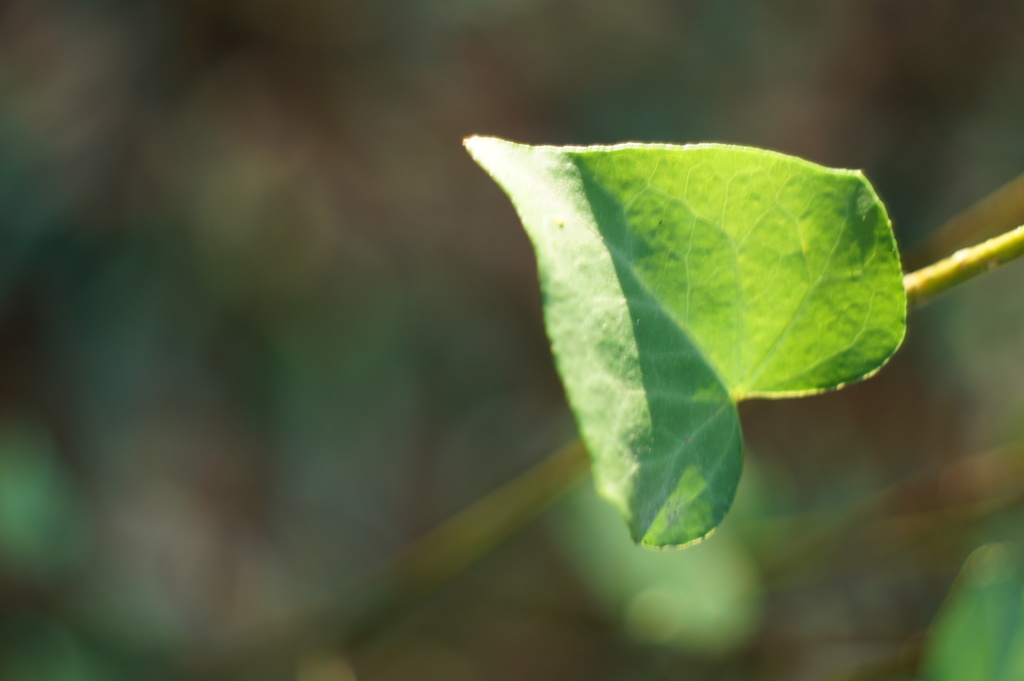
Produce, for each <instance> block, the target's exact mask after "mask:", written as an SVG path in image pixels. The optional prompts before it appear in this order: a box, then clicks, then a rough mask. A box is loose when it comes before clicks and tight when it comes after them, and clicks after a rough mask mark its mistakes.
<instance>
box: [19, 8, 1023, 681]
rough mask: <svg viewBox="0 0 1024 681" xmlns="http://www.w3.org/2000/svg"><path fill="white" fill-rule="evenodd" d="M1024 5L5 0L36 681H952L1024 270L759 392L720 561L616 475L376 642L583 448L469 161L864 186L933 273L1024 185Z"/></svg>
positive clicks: (952, 298) (507, 242) (1017, 513)
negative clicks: (628, 514) (450, 548)
mask: <svg viewBox="0 0 1024 681" xmlns="http://www.w3.org/2000/svg"><path fill="white" fill-rule="evenodd" d="M1022 22H1024V3H1022V2H1020V1H1018V0H992V1H990V2H985V3H979V2H974V1H973V0H932V1H928V0H868V1H865V0H829V1H827V2H820V1H815V2H812V1H810V0H775V1H774V2H770V3H768V2H756V1H754V0H631V1H630V2H624V1H622V0H587V1H585V2H584V1H583V0H440V1H439V0H430V1H428V0H379V1H377V2H372V1H370V0H293V1H291V2H286V1H285V0H173V1H172V0H133V1H131V2H128V1H124V0H7V1H6V2H3V3H2V4H0V678H2V679H5V680H6V679H17V680H29V681H35V680H39V681H44V680H45V681H51V680H52V681H64V680H68V681H71V680H75V681H78V680H83V681H85V680H89V681H91V680H105V679H115V680H119V679H124V680H126V681H127V680H135V679H159V680H164V679H167V680H176V679H247V680H262V679H266V680H268V681H270V680H278V679H281V680H288V679H296V680H297V681H351V680H352V679H358V680H359V681H377V680H395V681H403V680H405V679H418V680H431V679H445V680H448V681H472V680H476V679H480V680H488V681H490V680H497V681H501V680H513V679H531V680H537V681H544V680H546V679H551V680H558V681H569V680H572V679H581V680H582V679H588V680H608V681H611V680H618V679H630V680H634V679H640V680H643V679H718V680H726V679H730V680H731V679H737V680H738V679H766V680H773V681H774V680H776V679H777V680H780V681H781V680H782V679H787V680H796V681H803V680H807V681H813V680H815V679H827V678H828V679H840V678H843V679H854V678H911V677H913V674H914V672H913V668H914V667H913V665H914V659H915V657H916V654H917V652H918V651H919V648H920V645H921V644H920V642H921V640H922V639H921V636H922V632H924V631H925V630H926V628H927V627H928V624H929V622H930V621H931V619H932V617H933V616H934V615H935V613H936V611H937V609H938V608H939V606H940V604H941V602H942V599H943V598H944V596H945V594H946V593H947V591H948V589H949V588H950V585H951V583H952V581H953V577H954V575H955V574H956V571H957V570H958V568H959V566H960V565H961V563H962V562H963V560H964V558H965V557H966V556H967V554H968V553H969V552H970V550H971V549H972V548H974V547H975V546H977V545H978V544H980V543H981V542H984V541H989V540H993V539H1012V538H1014V537H1019V536H1020V535H1021V534H1022V532H1021V530H1020V529H1019V528H1020V527H1022V525H1021V522H1022V521H1024V513H1021V510H1022V509H1021V508H1020V506H1019V503H1018V502H1019V501H1020V497H1021V491H1022V490H1024V482H1022V471H1024V466H1022V465H1021V464H1020V457H1019V456H1018V455H1017V442H1018V441H1019V438H1021V437H1024V359H1022V357H1021V353H1020V352H1019V348H1020V347H1021V343H1022V342H1024V295H1022V294H1021V291H1022V290H1024V289H1022V286H1024V265H1022V266H1018V267H1017V268H1016V269H1014V267H1012V266H1010V267H1007V268H1004V269H1003V270H1000V271H999V272H996V273H994V274H992V275H989V276H988V277H987V278H985V279H983V280H978V281H976V282H974V283H971V284H969V285H967V286H964V287H961V288H960V289H958V290H957V291H956V292H954V293H951V294H949V295H948V296H947V297H946V298H944V299H942V300H940V301H938V302H935V303H933V304H932V305H930V306H928V307H927V308H924V309H923V310H920V311H915V312H914V313H913V314H912V316H911V318H910V332H909V334H910V335H909V337H908V341H907V345H906V346H905V348H904V349H903V350H901V352H900V353H899V354H898V355H897V357H896V358H895V359H894V361H893V362H892V363H891V364H890V365H889V366H888V367H887V368H886V369H885V370H884V371H883V372H882V373H881V374H879V375H878V376H877V377H876V378H874V379H872V380H871V381H868V382H866V383H864V384H861V385H858V386H854V387H851V388H849V389H847V390H844V391H841V392H839V393H835V394H831V395H827V396H822V397H816V398H811V399H806V400H796V401H789V402H755V403H751V404H747V405H744V406H743V418H744V423H745V430H746V438H747V443H748V453H747V469H746V471H745V478H744V483H743V487H742V488H741V491H740V495H739V498H738V500H737V506H736V508H735V510H734V512H733V513H732V514H731V515H730V517H729V519H728V520H727V521H726V524H725V525H724V526H723V528H722V529H721V531H720V532H719V533H717V534H716V535H715V536H714V537H712V538H711V539H710V540H708V541H707V542H705V543H704V544H702V545H700V546H698V547H696V548H693V549H688V550H686V551H683V552H658V553H656V552H645V551H642V550H640V549H633V548H632V547H631V545H630V544H629V541H628V539H627V538H626V531H625V527H624V526H623V525H622V524H621V522H619V521H618V520H617V519H615V518H614V517H611V518H609V517H608V511H607V509H605V508H604V507H603V506H601V505H600V504H597V503H596V502H595V501H594V499H593V495H592V493H590V492H589V490H588V487H587V485H589V483H585V484H584V486H583V487H582V488H580V489H579V490H578V491H576V492H574V493H573V494H571V495H569V496H567V498H566V499H565V500H564V501H562V502H560V503H559V504H557V505H556V507H555V508H553V509H552V510H551V511H550V512H549V513H547V514H546V515H545V516H544V518H543V519H541V520H540V521H538V522H535V523H530V524H529V525H527V526H526V527H524V528H523V529H522V530H521V531H519V532H517V533H515V534H514V535H513V536H512V537H511V538H509V539H508V540H507V541H504V542H503V543H502V544H501V545H500V546H499V547H497V548H496V549H495V551H494V552H492V553H491V554H489V555H488V556H487V557H486V558H484V559H483V560H482V561H480V562H478V563H476V564H474V565H472V566H470V567H469V568H468V569H467V570H465V571H463V572H460V573H459V574H458V575H457V576H456V577H455V578H454V579H452V580H449V581H448V582H447V583H446V584H444V585H443V586H442V587H441V588H440V589H439V590H436V591H434V592H432V593H430V594H428V595H426V596H425V597H424V598H420V599H413V600H412V602H410V603H408V604H405V603H403V604H401V606H402V607H398V608H395V609H393V610H389V611H388V612H387V613H386V616H384V617H382V618H379V619H380V621H377V622H375V624H374V627H373V628H372V629H373V631H372V633H371V634H368V635H366V636H362V637H360V638H359V639H358V641H353V640H352V639H350V638H349V637H348V634H347V632H348V631H349V628H350V627H351V623H352V622H353V621H357V622H358V621H360V617H363V616H364V615H363V614H362V613H363V611H362V610H361V608H364V607H365V602H364V599H363V598H362V596H363V595H364V591H365V589H366V586H365V585H367V584H370V583H374V584H376V583H378V582H379V580H380V576H381V574H387V569H388V566H389V565H390V564H391V561H393V560H394V559H395V557H396V556H397V555H399V554H400V552H401V551H402V550H403V549H404V548H405V547H407V546H408V545H409V544H410V542H412V541H413V540H414V539H416V538H417V537H419V536H421V535H422V534H423V533H424V532H425V531H426V530H428V529H429V528H431V527H432V526H434V525H436V524H437V523H439V522H441V521H442V520H444V519H445V518H447V517H449V516H451V515H452V514H453V513H455V512H457V511H458V510H460V509H462V508H464V507H466V506H467V505H468V504H470V503H471V502H473V501H474V500H476V499H478V498H480V497H482V496H483V495H485V494H486V493H488V492H489V491H491V490H493V489H495V488H497V487H498V486H500V485H501V484H502V483H504V482H506V481H508V480H510V479H512V478H513V477H515V476H516V475H518V474H520V473H521V472H523V471H524V470H527V469H528V468H529V467H530V466H531V465H533V464H535V463H536V462H538V461H540V460H542V459H543V458H544V457H545V456H547V455H548V454H549V453H550V452H551V451H553V450H554V449H556V448H557V447H558V446H560V445H562V444H563V443H565V442H566V441H568V440H571V439H572V437H573V434H574V426H573V423H572V419H571V417H570V415H569V414H568V411H567V408H566V406H565V403H564V398H563V395H562V392H561V387H560V384H559V382H558V379H557V376H556V375H555V373H554V370H553V365H552V361H551V358H550V354H549V348H548V344H547V340H546V337H545V334H544V329H543V325H542V321H541V316H540V296H539V292H538V287H537V283H536V270H535V265H534V262H533V256H532V252H531V250H530V247H529V244H528V242H527V239H526V237H525V234H524V233H523V232H522V230H521V228H520V227H519V225H518V222H517V219H516V217H515V214H514V212H513V210H512V208H511V206H510V204H509V203H508V201H507V200H506V199H505V198H504V197H503V196H502V195H501V193H500V191H499V190H498V188H497V187H496V186H495V185H493V183H492V182H491V181H490V180H489V179H488V178H487V177H486V176H485V175H484V174H483V172H482V171H480V170H479V169H478V168H477V167H476V166H475V165H474V164H473V163H472V161H471V160H470V159H469V157H468V155H467V154H466V153H465V152H464V150H463V148H462V144H461V142H462V139H463V138H464V137H466V136H468V135H471V134H491V135H498V136H502V137H506V138H510V139H514V140H517V141H523V142H531V143H554V144H562V143H572V144H591V143H611V142H620V141H627V140H639V141H664V142H678V143H683V142H693V141H720V142H729V143H738V144H751V145H758V146H763V147H767V148H771V149H775V150H778V151H782V152H787V153H791V154H798V155H801V156H804V157H807V158H809V159H811V160H814V161H817V162H820V163H824V164H828V165H835V166H841V167H853V168H862V169H864V170H865V172H866V174H867V176H868V177H869V178H870V179H871V180H872V182H873V183H874V184H875V186H876V188H877V190H878V192H879V194H880V195H881V196H882V198H883V199H884V200H885V202H886V203H887V205H888V207H889V210H890V214H891V216H892V218H893V221H894V225H895V229H896V231H897V236H898V239H899V241H900V243H901V245H902V246H903V247H905V248H906V249H907V252H908V253H909V252H912V251H913V249H914V248H916V247H917V246H918V244H921V243H927V238H928V235H929V234H931V233H932V232H934V230H936V229H937V228H938V227H939V226H940V225H941V224H943V223H944V222H945V221H946V220H947V218H949V217H950V216H952V215H954V214H955V213H957V212H958V211H961V210H963V209H964V208H966V207H967V206H969V205H971V204H972V203H974V202H975V201H977V200H978V199H980V198H981V197H983V196H985V195H986V194H988V193H989V192H990V191H992V190H994V189H995V188H997V187H998V186H1000V185H1001V184H1003V183H1005V182H1007V181H1009V180H1011V179H1012V178H1014V177H1015V176H1016V175H1018V174H1019V173H1021V172H1022V170H1024V134H1022V132H1021V121H1024V87H1021V83H1024V40H1022V39H1021V31H1020V28H1021V26H1022V25H1024V23H1022ZM1010 226H1014V225H1005V227H1010ZM868 674H876V675H875V676H868Z"/></svg>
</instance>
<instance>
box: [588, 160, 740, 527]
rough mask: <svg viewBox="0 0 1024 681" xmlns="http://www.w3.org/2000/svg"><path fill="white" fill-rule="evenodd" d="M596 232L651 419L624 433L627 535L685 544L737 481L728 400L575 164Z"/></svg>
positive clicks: (616, 216) (623, 227) (596, 188)
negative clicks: (629, 460) (629, 456)
mask: <svg viewBox="0 0 1024 681" xmlns="http://www.w3.org/2000/svg"><path fill="white" fill-rule="evenodd" d="M580 176H581V178H582V185H583V190H584V192H585V195H586V198H587V203H588V205H589V207H590V209H591V211H592V212H593V218H594V224H595V226H596V228H597V231H598V235H599V238H600V239H601V240H602V241H603V244H604V246H605V248H606V249H607V252H608V253H609V254H610V256H611V263H612V265H613V266H614V269H615V275H616V277H617V279H618V285H619V287H620V290H621V294H622V296H623V297H624V299H625V301H626V304H627V306H628V308H629V317H630V320H631V324H632V338H633V342H634V343H635V344H636V356H635V361H636V362H638V365H639V369H640V376H641V380H642V385H643V391H644V395H645V396H646V401H647V412H648V418H649V424H645V425H646V428H645V429H644V430H643V431H641V432H635V433H634V436H635V438H636V439H634V441H633V442H632V447H633V450H634V451H635V452H636V453H637V456H638V459H639V460H640V462H641V465H640V466H639V467H638V468H637V471H636V473H635V483H634V484H633V486H632V489H633V493H632V495H631V496H630V499H629V502H628V504H629V508H630V514H631V521H630V529H631V532H632V535H633V538H634V540H636V541H638V542H642V543H644V544H648V545H652V546H666V545H676V544H685V543H688V542H691V541H694V540H697V539H700V538H701V537H703V536H705V535H707V534H708V533H709V532H710V531H711V530H713V529H714V528H715V527H716V526H717V525H718V524H719V523H720V522H721V521H722V519H723V518H724V517H725V513H726V512H727V511H728V509H729V506H730V505H731V504H732V500H733V497H734V496H735V493H736V487H737V485H738V484H739V477H740V471H741V468H742V459H743V445H742V437H741V434H740V425H739V415H738V413H737V411H736V406H735V404H734V403H733V401H732V399H731V397H730V396H729V393H728V391H727V390H726V388H725V386H724V385H723V384H722V382H721V379H720V378H719V377H718V375H717V374H716V372H715V371H714V368H713V367H712V366H711V365H710V364H709V363H708V361H707V359H706V358H705V357H704V356H703V354H702V353H701V351H700V349H699V348H697V346H696V345H695V344H694V342H693V340H692V339H691V338H690V337H689V336H688V335H687V333H686V331H685V330H683V328H682V327H681V326H680V325H679V323H678V321H677V320H676V319H674V318H673V317H672V316H671V314H669V311H668V310H667V308H666V306H665V304H664V302H663V301H662V300H660V299H658V298H656V297H655V296H654V295H652V293H651V292H650V291H649V290H648V289H647V287H645V286H644V285H643V284H642V283H641V282H640V280H639V279H638V278H637V276H636V271H635V269H634V266H633V263H634V262H635V260H636V257H637V254H636V253H635V251H634V248H635V246H636V244H637V243H638V242H637V241H635V240H633V239H632V238H631V235H630V231H629V225H628V224H627V222H626V217H625V214H624V212H623V210H622V206H621V203H619V202H618V201H616V200H615V198H614V197H612V196H610V195H609V194H608V193H607V192H606V191H605V190H604V189H603V188H602V187H601V186H600V185H598V184H596V183H594V182H588V181H587V178H586V174H585V172H581V175H580Z"/></svg>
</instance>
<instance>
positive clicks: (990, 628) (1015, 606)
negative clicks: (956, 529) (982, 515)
mask: <svg viewBox="0 0 1024 681" xmlns="http://www.w3.org/2000/svg"><path fill="white" fill-rule="evenodd" d="M922 671H923V673H924V678H925V679H926V681H1019V680H1020V679H1024V562H1022V560H1021V549H1020V547H1019V546H1016V545H1013V544H991V545H988V546H983V547H981V548H979V549H978V550H977V551H975V552H974V553H972V554H971V556H970V558H968V559H967V562H966V563H965V565H964V569H963V571H962V572H961V574H960V576H959V577H958V579H957V585H956V588H955V589H954V590H953V593H952V594H951V595H950V597H949V598H948V599H947V601H946V603H945V604H943V606H942V609H941V611H940V612H939V615H938V617H937V618H936V620H935V622H934V623H933V624H932V629H931V632H930V634H929V636H928V645H927V647H926V649H925V653H924V659H923V661H922Z"/></svg>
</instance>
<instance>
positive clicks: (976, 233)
mask: <svg viewBox="0 0 1024 681" xmlns="http://www.w3.org/2000/svg"><path fill="white" fill-rule="evenodd" d="M1020 224H1024V175H1020V176H1018V177H1016V178H1014V179H1013V180H1010V181H1009V182H1007V183H1006V184H1004V185H1003V186H1002V187H999V188H998V189H996V190H995V191H994V192H992V193H991V194H989V195H988V196H986V197H985V198H983V199H981V200H980V201H978V202H977V203H975V204H974V205H972V206H971V207H970V208H968V209H967V210H964V211H963V212H961V213H957V214H956V215H954V216H953V217H951V218H950V219H949V220H948V221H947V222H946V224H944V225H942V226H941V227H939V228H938V229H937V230H935V232H934V233H932V235H931V236H929V237H928V239H926V240H925V241H924V242H923V243H921V244H920V245H918V246H916V247H914V248H913V249H911V250H910V251H909V252H908V253H906V254H905V255H904V258H903V262H904V263H906V264H907V267H909V268H910V269H918V268H920V267H924V266H925V265H927V264H928V263H932V262H935V261H936V260H938V259H939V258H944V257H946V256H947V255H949V254H950V253H952V252H953V251H955V250H957V249H959V248H963V247H964V246H968V245H970V244H972V243H978V242H979V241H981V240H982V239H988V238H990V237H994V236H996V235H997V234H1002V233H1003V232H1005V231H1006V230H1008V229H1013V227H1014V225H1020Z"/></svg>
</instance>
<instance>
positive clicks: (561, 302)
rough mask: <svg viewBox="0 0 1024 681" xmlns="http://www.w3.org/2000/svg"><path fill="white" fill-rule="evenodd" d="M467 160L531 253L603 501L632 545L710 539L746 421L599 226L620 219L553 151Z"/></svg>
mask: <svg viewBox="0 0 1024 681" xmlns="http://www.w3.org/2000/svg"><path fill="white" fill-rule="evenodd" d="M471 150H472V151H474V155H475V156H476V157H477V159H478V160H479V161H480V162H481V165H483V166H484V167H485V168H486V169H487V170H488V172H490V173H491V174H492V176H494V178H495V179H496V180H497V181H498V183H499V185H501V186H502V187H503V188H504V189H505V190H506V192H507V193H508V194H509V196H510V197H511V198H512V201H513V203H514V205H515V206H516V209H517V210H518V212H519V214H520V217H521V218H522V221H523V224H524V226H525V228H526V231H527V233H528V235H529V236H530V239H531V241H532V242H533V245H534V249H535V251H536V254H537V261H538V269H539V274H540V279H541V288H542V292H543V296H544V315H545V321H546V326H547V329H548V334H549V336H550V338H551V343H552V348H553V351H554V355H555V360H556V363H557V366H558V369H559V373H560V374H561V376H562V379H563V382H564V383H565V387H566V393H567V396H568V399H569V403H570V406H571V407H572V410H573V412H574V414H575V416H576V419H577V423H578V424H579V428H580V433H581V435H582V437H583V439H584V441H585V442H586V444H587V448H588V450H589V451H590V454H591V458H592V461H593V470H594V477H595V482H596V484H597V487H598V490H599V491H600V493H601V494H602V496H604V497H606V498H607V499H609V500H610V501H611V502H612V503H613V504H614V505H615V506H617V507H618V508H619V510H620V511H621V512H622V513H623V515H624V516H625V517H626V519H627V522H628V523H629V526H630V531H631V534H632V535H633V538H634V539H635V540H636V541H640V542H643V543H646V544H652V545H668V544H682V543H687V542H690V541H693V540H695V539H699V538H701V537H703V536H704V535H706V534H707V533H708V532H710V531H711V530H712V529H714V527H715V526H716V525H717V524H718V523H719V522H720V521H721V519H722V517H723V516H724V514H725V512H726V510H727V509H728V507H729V505H730V504H731V502H732V498H733V495H734V494H735V488H736V485H737V482H738V478H739V472H740V466H741V456H742V455H741V441H740V437H739V422H738V416H737V414H736V409H735V406H734V405H733V404H732V402H731V399H730V397H729V395H728V392H727V391H726V390H725V388H724V386H723V385H722V384H721V382H720V381H719V379H718V377H717V375H716V374H715V372H714V370H713V369H712V368H711V367H710V366H709V365H708V364H707V362H706V360H705V359H704V358H703V356H702V355H701V353H700V352H699V351H698V350H697V348H696V346H695V345H694V344H693V342H692V341H691V339H690V338H689V337H688V336H687V335H686V333H685V332H684V331H683V329H682V328H680V326H679V325H678V323H677V322H676V321H675V320H674V319H672V318H671V317H670V316H669V315H667V314H665V310H664V309H663V307H662V305H661V303H660V302H659V301H657V300H655V299H654V298H653V297H652V296H651V295H650V293H649V292H648V291H647V290H646V289H645V288H644V286H643V285H641V284H640V282H639V281H638V280H637V278H636V276H635V274H634V272H633V270H632V268H631V267H630V266H629V263H628V262H627V259H626V258H623V257H621V254H619V255H616V253H615V250H614V249H613V248H610V246H609V242H608V240H607V239H606V238H605V237H604V235H603V234H602V233H601V231H600V228H599V223H600V224H601V225H603V226H606V227H608V228H609V229H612V230H613V231H614V229H615V227H614V226H613V223H615V222H616V220H617V221H618V225H619V227H618V228H619V229H620V230H621V229H622V224H621V223H622V218H621V214H622V212H621V207H620V206H619V205H618V204H617V203H616V202H614V201H611V200H610V199H609V197H608V196H606V195H604V196H602V195H601V192H602V191H603V190H601V189H600V188H599V187H597V186H596V185H593V184H588V183H587V182H585V180H584V179H583V178H581V177H580V174H579V172H578V170H577V169H576V168H575V166H574V165H573V163H572V162H571V161H570V157H568V156H566V155H565V154H562V153H560V152H558V151H557V150H552V149H545V148H530V147H523V146H521V145H512V144H508V143H504V142H497V141H491V140H480V141H478V142H476V143H475V145H474V147H471ZM616 215H617V216H618V217H616ZM559 222H561V224H559ZM605 223H607V224H605ZM609 225H612V226H609Z"/></svg>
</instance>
